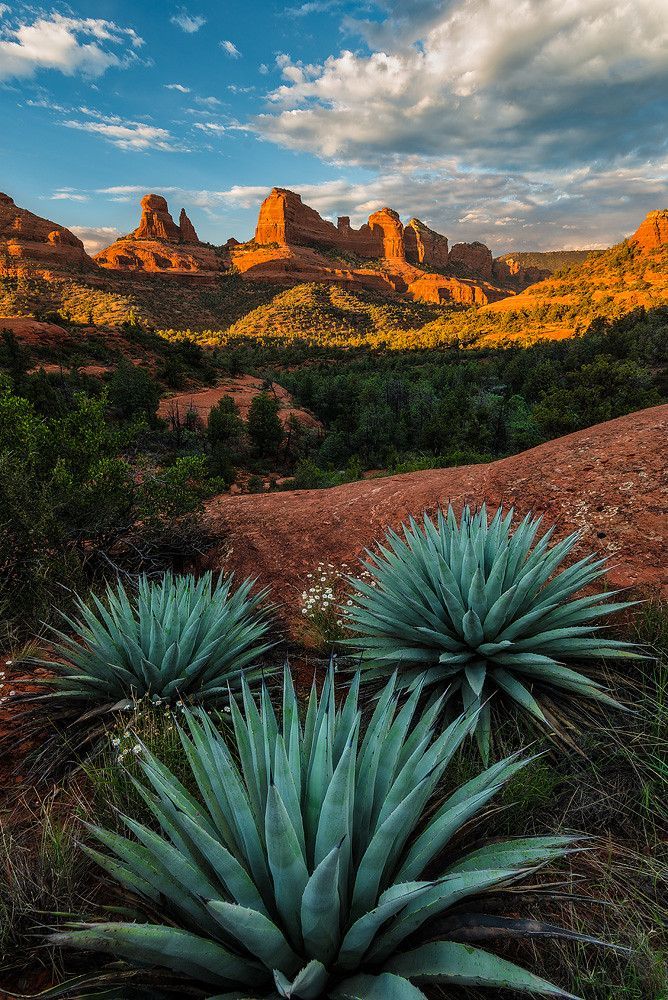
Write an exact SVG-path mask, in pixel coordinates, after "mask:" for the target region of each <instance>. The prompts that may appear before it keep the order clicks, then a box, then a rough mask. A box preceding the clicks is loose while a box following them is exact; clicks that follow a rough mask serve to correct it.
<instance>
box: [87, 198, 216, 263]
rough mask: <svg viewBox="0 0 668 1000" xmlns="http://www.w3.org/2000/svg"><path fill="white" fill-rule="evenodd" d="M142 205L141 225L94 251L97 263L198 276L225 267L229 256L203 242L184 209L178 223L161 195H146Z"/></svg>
mask: <svg viewBox="0 0 668 1000" xmlns="http://www.w3.org/2000/svg"><path fill="white" fill-rule="evenodd" d="M141 206H142V216H141V221H140V223H139V226H138V227H137V228H136V229H135V230H134V232H133V233H131V234H130V236H127V237H121V239H120V240H116V242H115V243H112V245H111V246H109V247H107V248H106V249H105V250H101V251H100V252H99V253H97V254H95V257H94V260H95V263H96V264H98V265H99V266H100V267H104V268H107V269H109V270H114V271H149V272H158V273H165V274H172V275H189V276H190V275H194V276H196V277H197V278H198V279H209V278H212V277H213V276H215V275H217V274H220V272H221V271H223V270H224V269H225V267H226V266H227V264H228V263H229V260H228V258H227V256H226V255H224V254H223V255H219V254H217V253H216V251H215V250H214V249H213V247H210V246H208V245H207V244H205V243H200V241H199V239H198V237H197V233H196V232H195V227H194V226H193V224H192V222H191V221H190V219H189V218H188V216H187V215H186V212H185V209H181V215H180V218H179V225H178V226H177V225H176V223H175V222H174V220H173V219H172V216H171V215H170V212H169V207H168V205H167V202H166V201H165V199H164V198H163V197H162V195H159V194H147V195H144V197H143V198H142V200H141Z"/></svg>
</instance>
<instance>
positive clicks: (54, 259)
mask: <svg viewBox="0 0 668 1000" xmlns="http://www.w3.org/2000/svg"><path fill="white" fill-rule="evenodd" d="M2 251H4V252H2ZM93 268H94V264H93V261H92V259H91V258H90V257H89V256H88V254H87V253H86V251H85V249H84V245H83V243H82V242H81V240H80V239H79V238H78V237H77V236H75V235H74V233H71V232H70V230H69V229H66V228H65V227H64V226H61V225H59V224H58V223H57V222H51V221H50V220H49V219H43V218H41V217H40V216H39V215H33V213H32V212H29V211H28V210H27V209H25V208H19V207H18V206H17V205H15V204H14V200H13V198H10V196H9V195H8V194H2V193H0V276H3V275H12V274H13V275H18V274H43V275H44V276H46V277H48V276H50V275H51V274H52V273H59V272H61V271H63V270H65V271H88V270H91V269H93Z"/></svg>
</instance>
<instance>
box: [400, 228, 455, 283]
mask: <svg viewBox="0 0 668 1000" xmlns="http://www.w3.org/2000/svg"><path fill="white" fill-rule="evenodd" d="M404 250H405V252H406V260H408V261H410V263H411V264H416V265H417V266H418V267H419V266H420V264H423V265H425V266H426V267H434V268H436V270H437V271H441V270H445V269H446V268H447V266H448V240H447V237H445V236H441V234H440V233H437V232H435V231H434V230H433V229H430V228H429V226H425V224H424V222H420V220H419V219H411V220H410V222H408V223H407V224H406V226H405V227H404Z"/></svg>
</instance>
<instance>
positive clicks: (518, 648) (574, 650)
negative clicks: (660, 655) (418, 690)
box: [346, 505, 636, 760]
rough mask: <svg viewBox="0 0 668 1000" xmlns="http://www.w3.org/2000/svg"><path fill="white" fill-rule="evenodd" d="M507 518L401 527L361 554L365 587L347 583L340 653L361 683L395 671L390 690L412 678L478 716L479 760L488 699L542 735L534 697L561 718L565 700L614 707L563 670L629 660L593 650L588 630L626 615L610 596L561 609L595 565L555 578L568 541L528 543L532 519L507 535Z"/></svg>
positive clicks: (592, 577) (466, 514)
mask: <svg viewBox="0 0 668 1000" xmlns="http://www.w3.org/2000/svg"><path fill="white" fill-rule="evenodd" d="M512 519H513V511H512V510H510V511H509V512H508V513H507V514H505V515H504V511H503V509H502V508H501V507H499V509H498V510H497V511H496V513H495V514H494V516H493V517H492V518H491V520H488V516H487V511H486V508H485V506H484V505H483V507H482V509H481V510H480V511H478V512H476V513H472V512H471V510H470V509H469V507H465V508H464V510H463V512H462V515H461V518H460V520H459V521H457V518H456V516H455V514H454V511H453V509H452V507H451V506H450V507H449V508H448V511H447V514H445V515H444V514H443V513H442V512H441V511H439V513H438V516H437V519H436V524H434V522H433V521H432V520H431V519H430V518H429V517H428V516H427V515H425V517H424V527H422V528H421V527H420V526H419V525H418V524H417V523H416V522H415V521H414V520H413V519H412V518H411V520H410V523H409V525H408V527H406V526H404V527H403V535H404V537H403V539H402V538H401V537H400V536H399V535H398V534H397V533H396V532H394V531H389V532H388V534H387V544H386V545H379V546H378V548H379V550H380V554H374V553H372V552H369V559H368V561H367V562H365V564H364V565H365V566H366V568H367V570H368V571H369V573H370V574H371V577H372V579H371V581H360V580H352V581H351V583H352V584H353V586H354V588H355V593H354V597H353V605H352V607H350V608H347V609H346V611H347V613H348V617H347V621H348V624H349V626H350V627H351V628H352V629H353V630H354V631H355V632H357V633H358V635H357V636H356V637H355V638H352V639H348V640H346V642H347V643H348V644H349V645H353V646H355V647H356V648H358V649H361V650H362V656H363V660H362V664H363V668H364V672H365V674H366V675H367V676H374V677H377V676H383V675H386V674H388V673H391V672H392V671H393V670H395V669H396V668H397V666H399V667H400V668H401V683H402V685H404V686H408V687H411V686H412V685H414V684H415V683H417V681H418V678H423V679H424V682H425V683H426V684H427V685H432V684H436V685H442V686H444V687H445V688H447V696H448V697H452V696H453V695H457V696H458V697H460V698H461V699H462V701H463V704H464V707H465V708H467V709H469V708H472V709H479V710H480V712H479V716H478V725H477V729H476V735H477V738H478V742H479V745H480V747H481V752H482V754H483V758H484V759H485V760H486V759H487V755H488V752H489V742H490V710H489V704H488V702H487V699H488V698H489V696H490V695H491V694H492V693H493V692H494V691H500V692H501V693H502V694H504V695H506V696H508V697H509V698H510V699H512V700H513V701H515V702H516V703H517V704H518V705H520V706H521V707H522V708H523V709H525V710H527V711H528V712H530V713H531V714H532V715H533V716H535V717H536V718H537V719H539V720H540V721H541V722H543V723H545V722H546V721H547V720H546V717H545V713H544V711H543V709H542V708H541V705H540V703H539V701H540V693H541V690H542V689H543V688H544V687H547V688H548V689H551V691H552V693H553V694H555V695H556V694H558V695H559V696H560V700H561V704H562V705H564V706H566V703H567V701H568V699H569V698H571V697H573V696H579V697H585V698H594V699H596V700H598V701H601V702H607V703H608V704H610V705H615V706H616V707H620V706H619V705H618V703H617V702H616V701H614V699H612V698H611V697H610V695H609V694H608V693H607V692H606V691H605V689H604V688H603V687H602V685H601V684H599V683H598V682H596V681H595V680H593V679H592V678H591V677H588V676H586V675H585V674H583V673H581V672H579V671H576V670H574V669H572V666H567V665H566V664H569V663H570V664H580V663H582V661H584V660H600V659H601V658H608V657H632V656H634V655H636V654H634V653H633V652H632V644H631V643H628V642H620V641H615V640H613V639H609V638H605V637H604V636H603V635H601V634H600V630H601V626H600V625H597V624H596V619H597V618H599V617H600V616H603V615H609V614H611V613H612V612H615V611H621V610H623V609H624V608H628V607H629V606H630V604H631V603H632V602H628V601H624V602H617V603H613V602H611V601H610V598H612V597H613V596H614V595H615V594H617V593H619V591H613V592H608V593H606V594H591V595H588V596H585V597H579V598H577V599H575V600H572V599H571V598H572V597H573V595H574V594H575V593H576V591H579V590H581V589H582V588H583V587H587V586H589V585H590V584H592V583H594V582H595V581H596V580H599V579H600V578H601V577H602V576H603V575H604V574H605V572H606V570H605V560H604V559H596V558H595V557H594V556H593V555H587V556H585V557H584V558H582V559H580V560H578V561H577V562H575V563H573V564H572V565H571V566H569V567H568V568H567V569H562V570H561V571H559V572H558V570H559V567H560V566H561V564H562V563H563V562H564V560H565V559H566V558H567V556H568V555H569V553H570V552H571V550H572V549H573V546H574V545H575V543H576V542H577V541H578V538H579V534H578V533H577V532H575V533H573V534H571V535H569V536H568V537H567V538H564V539H563V540H562V541H560V542H557V543H556V544H554V545H552V546H551V547H550V541H551V539H552V536H553V534H554V531H555V529H554V527H552V528H550V529H549V531H547V532H546V533H545V534H544V535H542V537H540V538H539V539H538V541H535V538H536V535H537V533H538V529H539V527H540V524H541V518H534V517H532V516H531V515H530V514H528V515H527V516H526V517H525V518H524V520H523V521H522V522H521V523H520V524H519V525H518V526H517V527H516V528H515V529H514V530H511V524H512Z"/></svg>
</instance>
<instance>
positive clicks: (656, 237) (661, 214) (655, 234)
mask: <svg viewBox="0 0 668 1000" xmlns="http://www.w3.org/2000/svg"><path fill="white" fill-rule="evenodd" d="M630 242H631V243H634V244H635V245H636V246H638V247H641V248H642V249H643V250H657V249H658V248H659V247H662V246H666V245H668V209H666V208H664V209H662V210H660V211H657V212H649V214H648V215H647V216H646V218H645V219H643V221H642V222H641V224H640V226H639V227H638V229H637V230H636V231H635V233H634V234H633V236H632V237H631V240H630Z"/></svg>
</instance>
